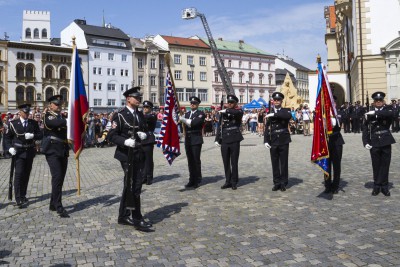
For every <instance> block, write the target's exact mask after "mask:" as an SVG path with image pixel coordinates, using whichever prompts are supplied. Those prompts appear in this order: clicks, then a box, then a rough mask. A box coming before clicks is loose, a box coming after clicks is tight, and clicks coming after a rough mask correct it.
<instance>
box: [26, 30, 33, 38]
mask: <svg viewBox="0 0 400 267" xmlns="http://www.w3.org/2000/svg"><path fill="white" fill-rule="evenodd" d="M25 38H32V32H31V29H30V28H26V30H25Z"/></svg>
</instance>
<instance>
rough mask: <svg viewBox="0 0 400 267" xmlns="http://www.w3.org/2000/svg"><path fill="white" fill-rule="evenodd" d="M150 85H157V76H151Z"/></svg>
mask: <svg viewBox="0 0 400 267" xmlns="http://www.w3.org/2000/svg"><path fill="white" fill-rule="evenodd" d="M150 85H151V86H155V85H156V76H154V75H151V76H150Z"/></svg>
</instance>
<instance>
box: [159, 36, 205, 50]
mask: <svg viewBox="0 0 400 267" xmlns="http://www.w3.org/2000/svg"><path fill="white" fill-rule="evenodd" d="M162 38H164V40H165V41H167V43H168V44H170V45H179V46H192V47H199V48H210V47H209V46H208V45H207V44H206V43H204V42H203V41H202V40H198V39H189V38H182V37H174V36H165V35H162Z"/></svg>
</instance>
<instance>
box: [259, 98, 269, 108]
mask: <svg viewBox="0 0 400 267" xmlns="http://www.w3.org/2000/svg"><path fill="white" fill-rule="evenodd" d="M257 102H258V103H259V104H260V105H263V106H264V107H266V108H268V107H269V103H268V102H267V101H265V100H264V99H263V98H261V97H260V98H259V99H258V100H257Z"/></svg>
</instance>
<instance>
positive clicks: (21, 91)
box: [15, 86, 25, 106]
mask: <svg viewBox="0 0 400 267" xmlns="http://www.w3.org/2000/svg"><path fill="white" fill-rule="evenodd" d="M24 91H25V90H24V87H23V86H18V87H17V89H15V93H16V96H17V98H16V100H17V105H18V106H19V105H21V104H23V103H24Z"/></svg>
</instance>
